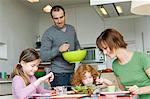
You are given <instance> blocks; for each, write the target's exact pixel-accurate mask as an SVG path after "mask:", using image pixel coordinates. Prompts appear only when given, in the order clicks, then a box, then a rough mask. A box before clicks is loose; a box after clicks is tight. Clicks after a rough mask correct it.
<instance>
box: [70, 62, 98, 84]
mask: <svg viewBox="0 0 150 99" xmlns="http://www.w3.org/2000/svg"><path fill="white" fill-rule="evenodd" d="M86 72H89V73H91V75H92V77H93V80H94V82H93V84H95V83H96V82H95V80H96V78H97V77H98V75H99V74H100V73H99V72H98V71H97V70H96V69H95V68H93V67H92V66H91V65H88V64H82V65H80V66H79V67H78V69H77V70H76V72H75V73H74V75H73V78H72V85H73V86H79V85H83V82H82V80H83V79H84V76H85V73H86Z"/></svg>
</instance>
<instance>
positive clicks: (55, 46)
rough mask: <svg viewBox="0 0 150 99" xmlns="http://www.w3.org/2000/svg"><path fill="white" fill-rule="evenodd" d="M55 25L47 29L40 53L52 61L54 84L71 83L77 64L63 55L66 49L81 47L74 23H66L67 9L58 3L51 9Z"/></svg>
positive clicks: (44, 59) (44, 58) (45, 59)
mask: <svg viewBox="0 0 150 99" xmlns="http://www.w3.org/2000/svg"><path fill="white" fill-rule="evenodd" d="M50 14H51V17H52V19H53V21H54V25H53V26H51V27H50V28H48V29H47V30H46V32H45V33H44V34H43V37H42V40H41V49H40V55H41V59H42V60H43V61H49V60H50V61H51V65H50V66H49V67H50V68H51V71H52V72H53V73H54V76H55V77H54V81H53V82H52V86H65V85H70V80H71V77H72V74H73V73H74V67H75V64H70V63H68V62H67V61H65V60H64V59H63V57H62V53H63V52H65V51H68V50H70V51H72V50H76V49H80V44H79V41H78V39H77V36H76V32H75V29H74V27H73V26H72V25H68V24H66V23H65V10H64V8H63V7H61V6H59V5H57V6H54V7H52V9H51V12H50Z"/></svg>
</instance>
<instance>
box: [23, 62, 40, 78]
mask: <svg viewBox="0 0 150 99" xmlns="http://www.w3.org/2000/svg"><path fill="white" fill-rule="evenodd" d="M39 64H40V59H36V60H34V61H31V62H28V63H26V62H24V61H22V62H21V65H22V69H23V72H24V73H25V74H26V75H28V76H33V75H34V73H35V72H36V71H37V70H38V65H39Z"/></svg>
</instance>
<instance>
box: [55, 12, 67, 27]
mask: <svg viewBox="0 0 150 99" xmlns="http://www.w3.org/2000/svg"><path fill="white" fill-rule="evenodd" d="M52 16H53V21H54V23H55V25H56V26H57V27H58V28H63V27H64V26H65V15H64V12H63V10H62V9H60V10H59V11H53V12H52Z"/></svg>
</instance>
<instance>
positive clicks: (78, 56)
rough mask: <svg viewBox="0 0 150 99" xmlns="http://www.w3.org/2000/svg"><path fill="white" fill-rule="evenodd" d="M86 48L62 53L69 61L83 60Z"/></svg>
mask: <svg viewBox="0 0 150 99" xmlns="http://www.w3.org/2000/svg"><path fill="white" fill-rule="evenodd" d="M86 53H87V51H86V50H75V51H68V52H64V53H62V56H63V58H64V59H65V60H66V61H67V62H69V63H76V62H81V61H82V60H83V59H84V58H85V56H86Z"/></svg>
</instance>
